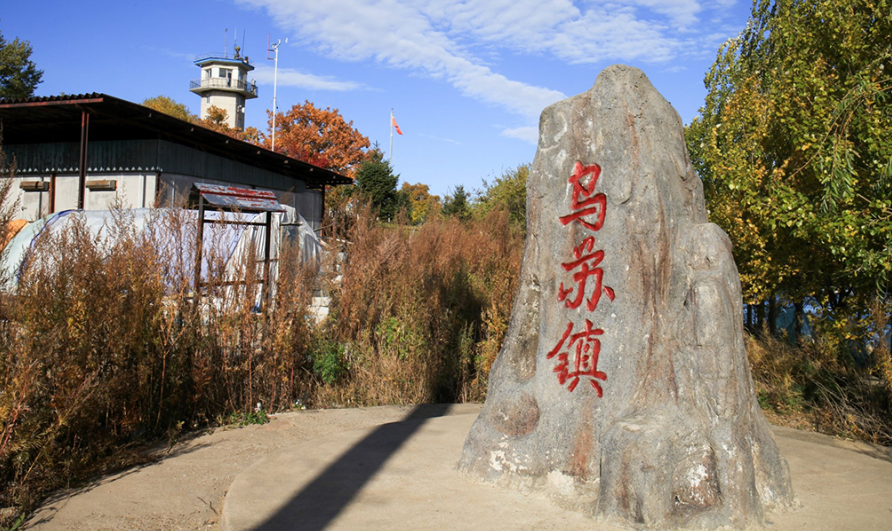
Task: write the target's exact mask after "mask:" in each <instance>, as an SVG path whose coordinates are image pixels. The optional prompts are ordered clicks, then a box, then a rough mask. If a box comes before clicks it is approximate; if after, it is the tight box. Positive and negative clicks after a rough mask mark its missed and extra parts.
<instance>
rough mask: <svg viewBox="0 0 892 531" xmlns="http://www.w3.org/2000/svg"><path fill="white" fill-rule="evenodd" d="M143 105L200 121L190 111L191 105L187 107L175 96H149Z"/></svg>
mask: <svg viewBox="0 0 892 531" xmlns="http://www.w3.org/2000/svg"><path fill="white" fill-rule="evenodd" d="M142 105H143V106H144V107H148V108H150V109H154V110H156V111H158V112H163V113H164V114H167V115H169V116H173V117H174V118H179V119H180V120H185V121H187V122H196V121H198V117H197V116H195V115H194V114H192V113H191V112H190V111H189V107H186V105H184V104H182V103H177V102H176V101H174V100H173V98H168V97H167V96H155V97H154V98H147V99H146V100H143V102H142ZM224 112H225V111H224Z"/></svg>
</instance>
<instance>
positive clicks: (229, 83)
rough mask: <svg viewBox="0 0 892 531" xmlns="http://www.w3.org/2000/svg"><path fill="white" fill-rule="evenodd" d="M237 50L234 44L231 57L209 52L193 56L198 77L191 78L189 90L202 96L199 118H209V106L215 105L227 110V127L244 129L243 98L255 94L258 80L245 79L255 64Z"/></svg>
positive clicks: (251, 97)
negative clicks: (199, 77)
mask: <svg viewBox="0 0 892 531" xmlns="http://www.w3.org/2000/svg"><path fill="white" fill-rule="evenodd" d="M239 52H240V48H239V47H238V46H236V47H235V53H234V54H233V56H232V57H230V56H229V55H228V54H223V55H221V54H209V55H205V56H202V57H199V58H198V59H196V60H195V64H196V65H198V66H199V67H201V79H198V80H195V81H192V83H191V84H190V87H189V90H190V91H192V92H194V93H196V94H198V95H199V96H201V118H202V119H204V118H207V117H208V110H209V109H210V108H211V107H218V108H220V109H223V110H225V111H226V114H227V117H228V119H227V123H228V124H229V126H230V127H232V128H234V129H239V130H244V128H245V101H247V100H250V99H254V98H256V97H257V83H256V82H255V81H254V80H251V81H248V72H250V71H251V70H254V66H253V65H252V64H251V63H250V62H248V58H247V57H242V56H241V55H240V53H239Z"/></svg>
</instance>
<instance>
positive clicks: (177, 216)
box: [2, 205, 323, 291]
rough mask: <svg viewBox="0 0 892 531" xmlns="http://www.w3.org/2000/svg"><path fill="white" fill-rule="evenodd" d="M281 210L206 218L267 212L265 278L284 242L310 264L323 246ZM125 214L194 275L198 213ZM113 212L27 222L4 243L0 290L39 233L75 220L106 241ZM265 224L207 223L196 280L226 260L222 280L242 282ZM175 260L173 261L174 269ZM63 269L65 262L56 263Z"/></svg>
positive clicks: (251, 218)
mask: <svg viewBox="0 0 892 531" xmlns="http://www.w3.org/2000/svg"><path fill="white" fill-rule="evenodd" d="M283 206H284V208H285V212H281V213H279V212H274V213H260V214H254V213H233V212H218V211H207V212H205V219H207V220H209V221H210V220H215V221H216V220H220V219H224V220H226V221H230V222H231V221H242V222H258V223H262V222H265V221H266V216H267V215H271V216H272V227H271V229H272V230H271V235H270V236H271V239H270V259H271V260H272V263H271V264H270V276H271V278H272V279H273V281H275V278H276V277H277V273H278V258H279V251H280V249H282V248H284V246H285V245H286V242H291V243H292V244H295V243H296V244H298V245H299V246H300V247H299V249H300V251H299V260H300V261H301V262H312V261H315V260H318V259H319V258H321V255H322V252H323V245H322V243H321V242H320V241H319V239H318V238H317V237H316V234H315V233H314V232H313V230H312V228H310V226H309V224H308V223H307V221H306V220H305V219H304V218H303V217H301V216H300V214H298V213H297V211H296V210H295V209H294V208H292V207H289V206H287V205H283ZM118 215H123V216H127V217H128V218H129V219H127V220H126V223H125V225H127V226H128V227H132V229H133V230H134V231H135V233H136V234H142V235H148V234H149V231H151V233H153V234H156V235H158V236H160V239H159V242H160V244H161V246H162V248H163V249H162V252H164V253H165V255H166V256H173V257H176V262H177V264H178V267H179V269H180V274H182V275H187V276H186V278H187V279H192V278H193V277H194V267H195V251H196V234H197V233H196V229H197V226H198V225H197V224H198V211H196V210H184V209H172V208H161V209H147V208H139V209H130V210H125V211H121V213H120V214H118ZM114 216H115V213H114V212H113V211H109V210H94V211H78V210H67V211H63V212H57V213H55V214H51V215H49V216H46V217H44V218H42V219H39V220H37V221H34V222H32V223H29V224H28V225H27V226H25V227H24V228H22V229H21V230H20V231H19V232H18V234H16V236H15V237H14V238H12V240H11V241H10V242H9V244H8V245H7V246H6V250H5V253H4V259H3V263H2V272H3V278H4V279H5V283H4V285H3V288H4V289H5V290H6V291H11V290H13V289H14V288H15V286H16V285H17V284H18V280H19V276H20V274H21V271H22V266H23V264H24V263H25V261H26V260H28V257H29V253H30V252H31V251H32V250H33V249H34V247H35V242H36V240H37V239H38V238H40V237H41V236H43V235H47V234H48V233H49V234H53V235H60V234H62V233H63V232H64V231H66V230H71V229H72V228H73V227H74V226H75V224H76V223H78V222H79V221H80V220H82V222H83V223H84V227H85V228H86V229H88V230H89V233H90V235H91V236H92V238H93V240H94V241H98V242H105V241H108V239H109V238H110V237H112V235H113V232H114V229H113V227H114V226H115V219H114ZM265 232H266V227H264V226H250V225H248V226H246V225H237V224H228V223H227V224H222V223H209V224H206V225H205V229H204V234H203V238H202V242H203V243H202V247H203V252H202V264H201V278H202V281H207V279H208V276H209V274H208V271H209V268H210V267H211V264H212V263H214V264H217V263H222V264H225V272H224V277H225V279H226V280H242V279H240V278H237V275H238V271H239V265H240V264H242V263H244V262H243V260H244V259H245V258H246V255H247V254H248V253H249V252H250V250H251V249H253V250H254V252H255V256H256V258H257V259H258V260H262V259H263V249H264V247H263V246H264V238H265ZM177 264H174V266H175V268H176V267H177ZM60 266H62V267H64V264H60Z"/></svg>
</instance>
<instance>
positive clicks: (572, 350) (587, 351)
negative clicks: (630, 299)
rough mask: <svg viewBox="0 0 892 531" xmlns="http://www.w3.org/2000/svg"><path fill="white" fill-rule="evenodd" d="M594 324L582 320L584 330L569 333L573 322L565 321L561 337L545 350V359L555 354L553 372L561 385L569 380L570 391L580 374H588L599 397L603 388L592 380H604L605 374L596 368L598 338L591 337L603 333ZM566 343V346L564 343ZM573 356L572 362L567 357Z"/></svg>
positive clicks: (574, 386) (586, 375)
mask: <svg viewBox="0 0 892 531" xmlns="http://www.w3.org/2000/svg"><path fill="white" fill-rule="evenodd" d="M593 327H594V325H593V324H592V322H591V321H589V320H588V319H586V320H585V330H582V331H580V332H577V333H575V334H574V333H573V323H567V329H566V330H565V331H564V335H563V337H561V340H560V341H559V342H558V344H557V345H556V346H555V347H554V349H553V350H552V351H551V352H549V353H548V359H551V358H553V357H555V356H557V359H558V364H557V367H555V368H554V372H556V373H557V376H558V381H559V382H560V384H561V385H564V384H565V383H567V382H570V385H569V387H568V388H567V389H568V390H570V391H571V392H572V391H573V390H574V389H576V386H577V385H578V384H579V379H580V378H581V377H584V376H585V377H589V378H591V379H590V380H589V383H590V384H591V386H592V387H593V388H594V389H595V391H596V392H597V393H598V396H599V397H600V396H603V395H604V391H603V390H602V389H601V384H599V383H598V382H597V381H595V380H603V381H605V382H606V381H607V375H606V374H604V373H603V372H601V371H599V370H598V356H600V354H601V341H600V340H599V339H597V338H596V337H595V336H599V335H601V334H603V333H604V331H603V330H601V329H600V328H593ZM565 343H566V345H565ZM571 355H572V356H573V358H572V363H571V359H570V356H571Z"/></svg>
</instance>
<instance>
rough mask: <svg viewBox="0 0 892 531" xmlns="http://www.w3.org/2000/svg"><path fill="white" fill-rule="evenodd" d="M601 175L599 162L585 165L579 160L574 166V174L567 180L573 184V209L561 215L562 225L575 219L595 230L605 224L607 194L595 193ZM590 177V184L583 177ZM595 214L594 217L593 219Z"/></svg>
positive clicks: (571, 206) (571, 202) (571, 201)
mask: <svg viewBox="0 0 892 531" xmlns="http://www.w3.org/2000/svg"><path fill="white" fill-rule="evenodd" d="M600 176H601V167H600V166H598V165H597V164H592V165H591V166H583V165H582V163H580V162H577V163H576V166H575V167H574V168H573V175H571V176H570V178H569V179H567V182H568V183H570V184H571V185H573V192H572V194H573V196H572V199H571V200H570V208H571V209H572V210H573V212H571V213H570V214H567V215H566V216H561V218H560V220H561V225H564V226H566V225H567V224H569V223H572V222H573V221H576V222H577V223H581V224H582V225H583V226H584V227H585V228H587V229H589V230H593V231H595V232H597V231H599V230H601V227H602V226H604V215H605V214H606V212H607V196H606V195H604V194H596V193H595V185H597V184H598V177H600ZM585 177H588V178H589V179H588V185H586V184H585V183H584V182H583V178H585ZM592 216H594V219H591V218H592Z"/></svg>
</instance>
